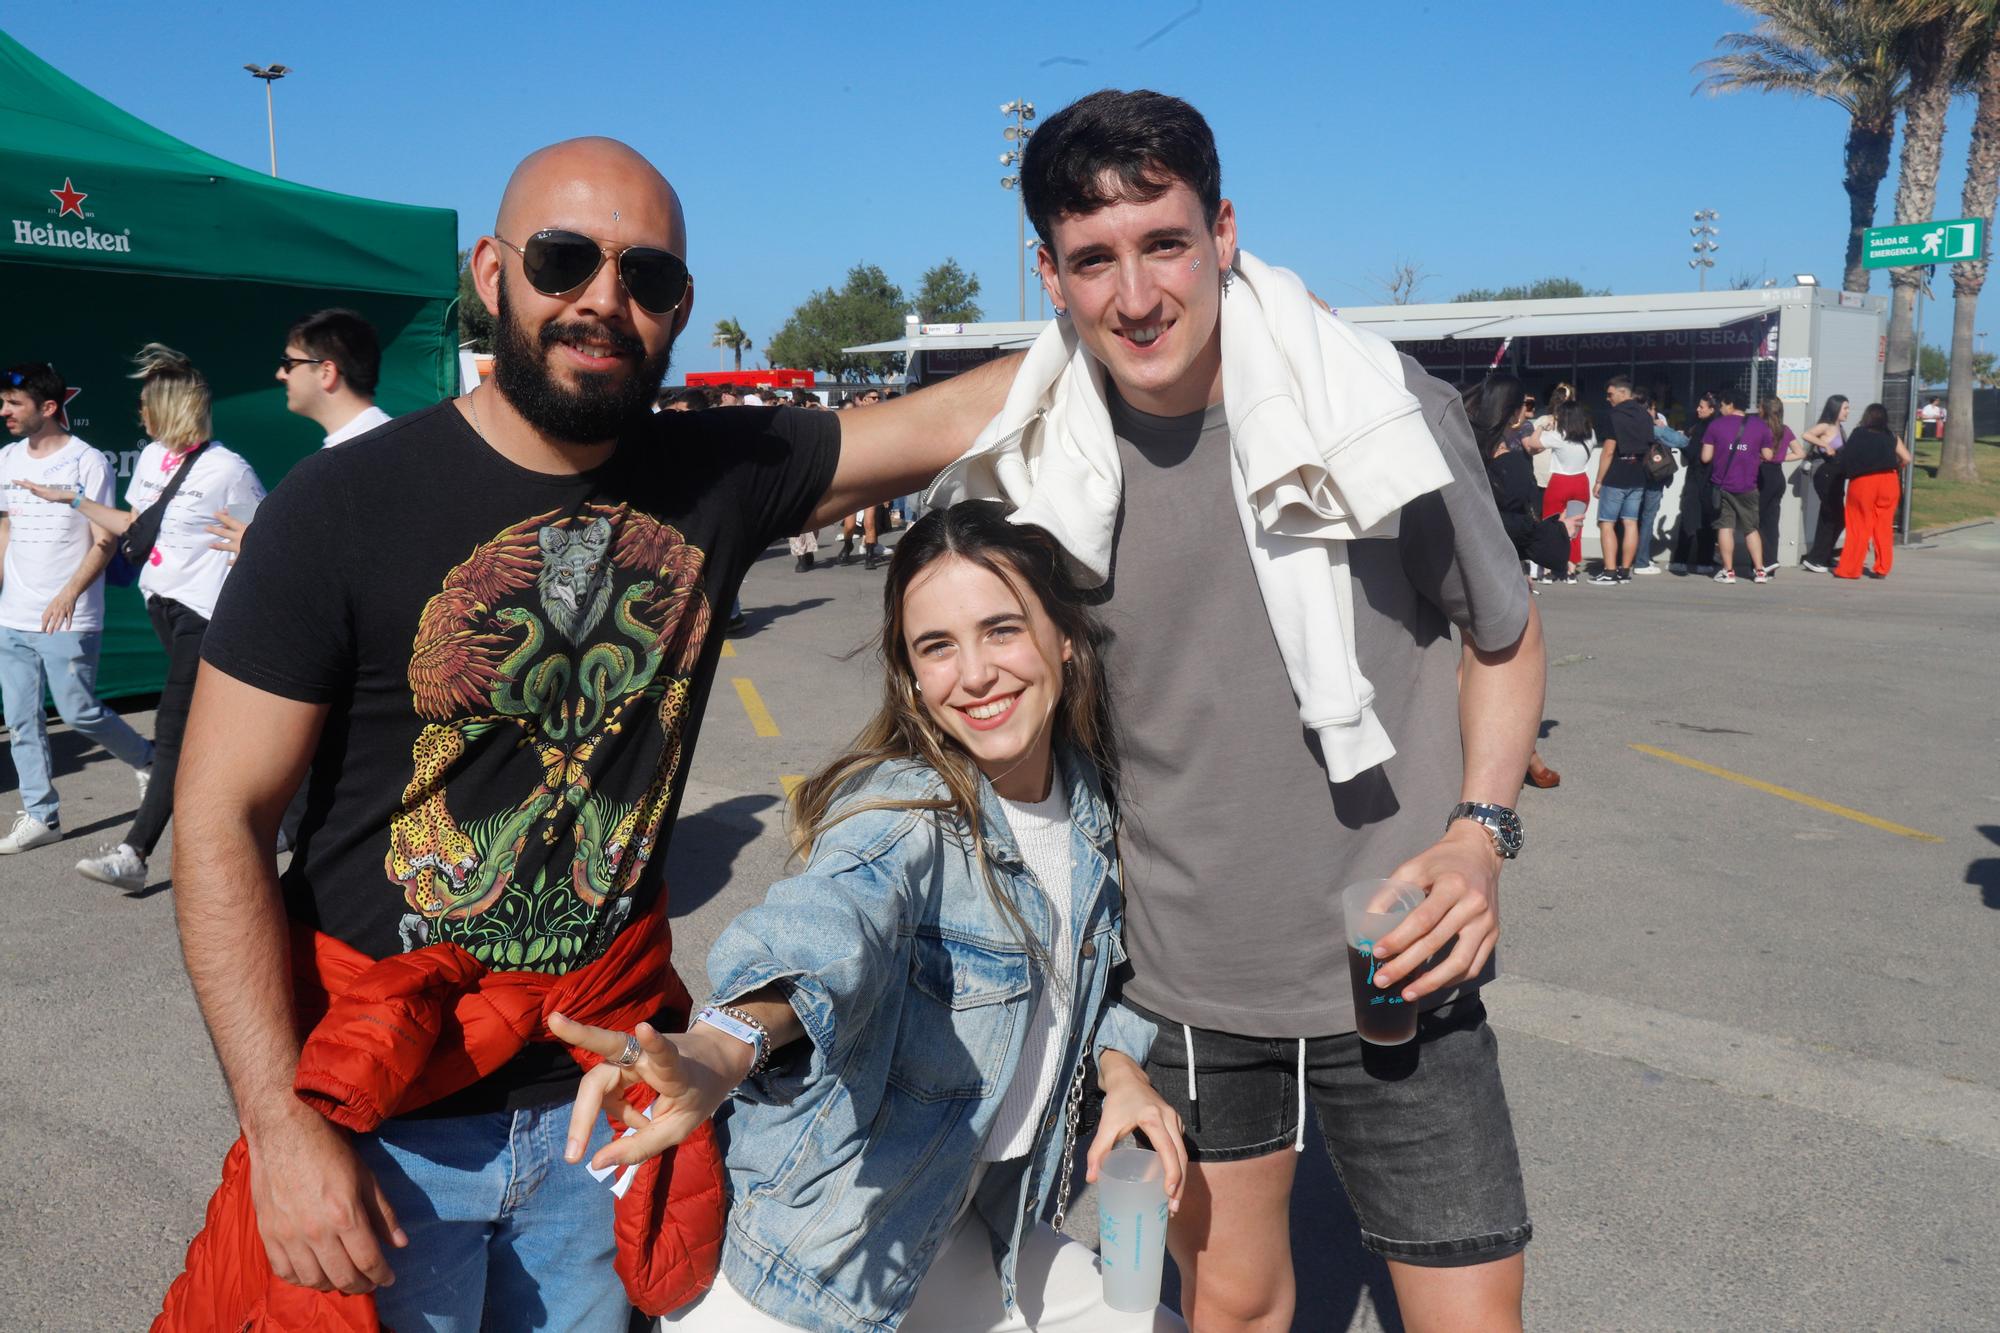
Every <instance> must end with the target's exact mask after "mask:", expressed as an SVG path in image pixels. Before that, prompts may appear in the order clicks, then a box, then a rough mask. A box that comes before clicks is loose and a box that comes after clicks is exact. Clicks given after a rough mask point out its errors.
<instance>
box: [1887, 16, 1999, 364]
mask: <svg viewBox="0 0 2000 1333" xmlns="http://www.w3.org/2000/svg"><path fill="white" fill-rule="evenodd" d="M1888 10H1889V12H1890V14H1892V15H1893V16H1894V17H1895V18H1896V19H1897V20H1900V21H1901V22H1902V24H1903V34H1902V41H1901V46H1902V48H1903V60H1904V63H1905V65H1906V66H1907V68H1908V69H1909V72H1910V86H1909V89H1908V91H1907V92H1906V93H1905V94H1904V97H1903V161H1902V171H1901V175H1900V177H1899V179H1898V180H1897V182H1896V222H1897V224H1898V225H1899V226H1908V225H1912V224H1915V223H1923V222H1929V221H1931V220H1932V219H1931V212H1932V210H1933V209H1934V208H1936V206H1937V178H1938V161H1939V159H1940V158H1942V157H1943V156H1944V151H1943V150H1944V120H1945V112H1946V111H1947V110H1948V109H1949V108H1950V106H1951V95H1952V92H1953V91H1954V85H1955V84H1956V83H1957V82H1958V81H1959V79H1960V77H1961V75H1962V70H1961V66H1962V64H1963V62H1964V59H1965V52H1966V48H1967V47H1968V46H1969V45H1971V44H1972V43H1973V42H1975V41H1977V40H1978V39H1979V37H1980V36H1982V35H1983V31H1982V30H1983V28H1984V27H1987V26H1990V25H1991V23H1992V13H1993V0H1888ZM1982 20H1983V22H1982ZM1924 281H1925V275H1924V274H1923V273H1922V272H1921V271H1919V270H1918V269H1917V268H1914V267H1912V268H1892V269H1890V270H1889V284H1890V289H1891V300H1890V302H1889V347H1888V353H1887V355H1886V357H1885V358H1884V365H1883V367H1882V369H1883V372H1884V373H1885V374H1888V375H1901V374H1905V373H1907V372H1909V371H1911V370H1913V369H1914V368H1915V366H1916V358H1917V343H1916V337H1915V335H1914V333H1913V332H1912V329H1913V326H1914V316H1915V313H1916V304H1917V288H1918V287H1919V286H1921V285H1922V284H1923V283H1924Z"/></svg>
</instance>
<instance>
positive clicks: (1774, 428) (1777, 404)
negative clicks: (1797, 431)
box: [1762, 394, 1785, 463]
mask: <svg viewBox="0 0 2000 1333" xmlns="http://www.w3.org/2000/svg"><path fill="white" fill-rule="evenodd" d="M1762 415H1763V418H1764V424H1765V425H1766V426H1769V427H1770V428H1771V452H1772V454H1773V455H1774V457H1773V458H1772V460H1771V461H1772V462H1774V463H1782V462H1784V461H1785V400H1784V399H1782V398H1780V397H1778V395H1776V394H1772V395H1771V396H1770V397H1768V398H1766V399H1765V400H1764V411H1763V413H1762Z"/></svg>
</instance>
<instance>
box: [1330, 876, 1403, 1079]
mask: <svg viewBox="0 0 2000 1333" xmlns="http://www.w3.org/2000/svg"><path fill="white" fill-rule="evenodd" d="M1423 900H1424V891H1423V890H1422V889H1420V888H1418V887H1417V886H1416V885H1414V884H1404V883H1401V882H1399V881H1397V880H1393V879H1371V880H1367V881H1365V882H1363V883H1360V884H1355V885H1352V886H1350V887H1348V888H1346V889H1344V890H1342V891H1341V895H1340V905H1341V910H1342V912H1343V913H1344V914H1345V916H1346V918H1347V976H1348V980H1349V982H1350V983H1351V984H1352V985H1353V988H1354V1028H1355V1031H1356V1032H1357V1033H1358V1034H1359V1035H1360V1037H1361V1040H1363V1041H1365V1042H1370V1043H1372V1044H1373V1045H1376V1046H1401V1045H1402V1044H1403V1043H1404V1042H1406V1041H1409V1040H1410V1039H1411V1038H1412V1037H1415V1036H1416V1035H1417V1006H1416V1005H1415V1004H1413V1003H1411V1002H1410V1001H1408V1000H1405V999H1404V998H1403V997H1402V996H1401V995H1400V994H1398V993H1397V992H1398V991H1399V990H1400V989H1401V986H1400V985H1398V986H1392V987H1387V988H1384V987H1381V986H1377V985H1376V984H1375V970H1376V969H1377V968H1378V967H1380V966H1382V965H1384V964H1386V963H1387V962H1388V961H1389V960H1388V959H1386V958H1383V959H1378V958H1376V957H1375V946H1376V945H1377V944H1378V943H1380V942H1381V940H1382V937H1383V936H1384V935H1387V934H1388V933H1389V932H1390V931H1392V930H1394V929H1395V928H1396V927H1397V926H1400V925H1401V924H1402V923H1403V918H1404V917H1406V916H1408V915H1409V914H1410V912H1411V911H1412V910H1413V909H1415V908H1416V906H1417V905H1418V904H1419V903H1421V902H1423ZM1414 975H1415V974H1414V973H1413V974H1412V976H1411V977H1406V978H1404V984H1407V983H1408V982H1409V981H1410V980H1411V979H1412V978H1413V977H1414Z"/></svg>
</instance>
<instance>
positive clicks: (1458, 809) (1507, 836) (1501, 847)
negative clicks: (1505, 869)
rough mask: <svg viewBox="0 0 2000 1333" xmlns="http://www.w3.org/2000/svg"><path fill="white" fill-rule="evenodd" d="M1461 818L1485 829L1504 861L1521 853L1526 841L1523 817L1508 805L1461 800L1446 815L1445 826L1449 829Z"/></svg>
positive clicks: (1494, 848)
mask: <svg viewBox="0 0 2000 1333" xmlns="http://www.w3.org/2000/svg"><path fill="white" fill-rule="evenodd" d="M1461 819H1469V820H1471V821H1472V822H1473V823H1475V824H1477V825H1479V826H1480V827H1481V828H1483V829H1485V830H1486V834H1487V836H1488V837H1490V838H1492V839H1493V850H1494V851H1495V852H1497V853H1498V854H1499V856H1500V859H1502V860H1503V861H1511V860H1513V859H1514V858H1515V857H1517V856H1519V855H1520V854H1521V843H1522V842H1523V841H1524V838H1523V835H1522V832H1521V817H1520V816H1519V815H1517V814H1515V813H1514V812H1513V811H1512V810H1509V809H1508V808H1507V807H1506V806H1504V805H1481V804H1480V803H1479V802H1478V801H1460V802H1459V803H1458V804H1457V805H1454V806H1453V807H1452V808H1451V813H1450V814H1448V815H1446V816H1445V817H1444V826H1445V828H1447V829H1449V828H1450V827H1451V826H1452V825H1453V824H1456V823H1457V822H1458V821H1459V820H1461Z"/></svg>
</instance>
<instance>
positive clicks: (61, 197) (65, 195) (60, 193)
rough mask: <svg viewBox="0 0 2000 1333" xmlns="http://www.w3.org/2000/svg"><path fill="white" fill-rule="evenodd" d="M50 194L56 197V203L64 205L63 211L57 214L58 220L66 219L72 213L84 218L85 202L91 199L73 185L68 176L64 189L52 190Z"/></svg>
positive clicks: (64, 179)
mask: <svg viewBox="0 0 2000 1333" xmlns="http://www.w3.org/2000/svg"><path fill="white" fill-rule="evenodd" d="M49 193H50V194H52V195H54V196H55V197H56V202H57V203H59V204H61V205H62V210H61V211H60V212H58V213H57V214H56V217H58V218H66V217H68V216H69V215H70V214H72V213H74V214H76V215H77V216H78V217H82V216H83V201H84V200H86V199H88V198H90V196H89V195H87V194H85V193H84V192H83V191H82V190H79V189H77V188H76V187H75V186H74V185H71V184H70V183H69V177H67V176H65V177H63V187H62V188H61V189H60V190H50V191H49Z"/></svg>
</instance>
